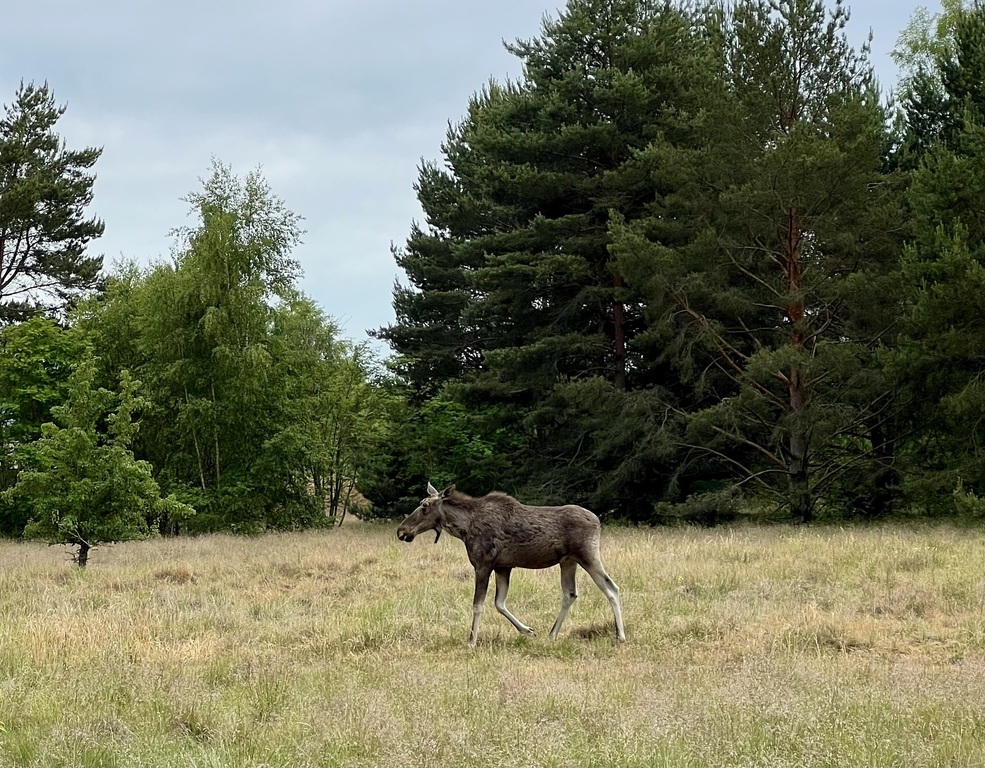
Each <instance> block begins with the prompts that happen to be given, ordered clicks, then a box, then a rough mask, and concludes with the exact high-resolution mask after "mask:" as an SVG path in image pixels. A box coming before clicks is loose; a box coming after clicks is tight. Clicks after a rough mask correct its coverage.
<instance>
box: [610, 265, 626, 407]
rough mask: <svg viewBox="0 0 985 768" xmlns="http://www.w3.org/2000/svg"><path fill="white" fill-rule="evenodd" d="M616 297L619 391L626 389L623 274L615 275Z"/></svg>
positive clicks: (614, 319)
mask: <svg viewBox="0 0 985 768" xmlns="http://www.w3.org/2000/svg"><path fill="white" fill-rule="evenodd" d="M615 288H616V298H615V300H614V301H613V303H612V324H613V329H612V340H613V352H614V358H615V360H614V364H615V373H614V375H613V378H612V385H613V386H614V387H615V388H616V390H618V391H619V392H624V391H625V390H626V308H625V307H624V306H623V303H622V301H621V300H620V298H619V295H620V293H621V292H622V288H623V279H622V275H618V274H617V275H616V277H615Z"/></svg>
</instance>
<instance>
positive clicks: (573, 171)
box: [379, 0, 714, 506]
mask: <svg viewBox="0 0 985 768" xmlns="http://www.w3.org/2000/svg"><path fill="white" fill-rule="evenodd" d="M507 47H508V49H509V50H510V51H511V52H512V53H513V54H515V55H516V56H517V57H518V58H519V59H520V60H521V61H522V63H523V68H524V76H523V78H522V79H521V80H520V81H519V82H515V83H514V82H511V83H506V84H500V83H495V82H492V83H490V84H489V85H488V86H487V87H486V88H485V89H484V90H483V91H482V92H481V93H478V94H476V95H475V96H474V97H473V99H472V100H471V102H470V104H469V107H468V115H467V117H466V118H465V119H464V120H463V121H462V122H461V123H460V124H459V125H457V126H453V127H452V128H451V129H450V130H449V132H448V136H447V140H446V142H445V144H444V146H443V154H444V159H445V163H444V165H443V166H439V165H437V164H426V165H424V167H423V168H422V169H421V173H420V179H419V183H418V197H419V199H420V201H421V205H422V207H423V208H424V211H425V214H426V216H427V227H426V228H420V227H417V226H415V227H414V228H413V229H412V231H411V236H410V238H409V239H408V241H407V244H406V247H405V248H404V249H402V250H397V251H396V253H395V256H396V258H397V262H398V264H399V265H400V266H401V267H402V268H403V269H404V270H405V271H406V273H407V275H408V278H409V280H410V286H409V287H404V286H399V285H398V286H397V288H396V289H395V291H394V308H395V311H396V316H397V320H396V323H395V324H394V325H392V326H390V327H388V328H385V329H382V330H381V331H380V332H379V336H380V337H381V338H383V339H386V340H388V341H389V342H390V343H391V345H392V346H393V348H394V350H395V351H396V353H397V356H396V359H395V361H394V370H395V372H396V373H397V374H398V375H399V376H401V377H402V379H403V380H404V381H405V382H406V383H407V384H408V385H409V388H410V395H411V397H412V399H413V400H414V402H415V403H419V404H421V414H419V418H421V419H426V420H427V421H426V422H425V423H424V424H421V425H420V426H419V427H418V428H415V429H413V430H411V431H412V432H414V433H416V434H418V435H427V436H428V437H427V438H425V439H431V437H432V436H439V435H440V439H443V440H446V441H447V442H445V443H444V444H443V445H442V448H441V449H440V450H436V451H435V450H432V451H430V452H429V454H428V460H427V461H422V460H421V457H420V456H419V454H418V453H417V452H415V451H414V450H411V455H410V456H409V457H408V460H407V461H406V462H405V463H406V467H405V471H409V472H415V473H423V472H425V471H427V472H428V473H429V474H430V475H432V476H435V477H441V476H451V475H453V474H456V473H457V476H456V477H455V480H456V482H459V483H460V484H461V481H462V479H463V477H464V478H467V479H468V482H475V483H476V484H478V483H482V485H479V486H478V487H477V488H475V490H477V491H481V490H488V489H489V488H490V487H499V488H505V489H516V490H520V489H522V490H523V491H524V493H525V495H526V496H527V498H532V499H542V500H571V499H580V500H583V501H586V503H587V501H588V500H589V499H594V500H597V501H598V502H599V503H606V504H608V503H610V502H612V503H617V502H622V501H626V500H627V499H626V498H625V496H624V495H622V494H620V493H614V492H613V488H612V485H611V484H608V486H609V487H608V488H607V489H606V490H604V491H603V490H601V489H602V486H603V485H606V484H607V481H606V478H607V477H611V475H609V474H607V473H606V471H605V470H604V469H603V467H609V468H611V467H613V466H616V465H620V466H630V465H632V466H634V467H635V468H636V470H637V471H640V472H643V473H644V476H643V477H641V478H639V483H638V486H637V489H636V490H633V491H627V493H628V495H629V496H630V497H631V498H632V500H633V503H642V504H643V505H644V506H645V505H646V504H647V501H645V500H643V501H641V500H640V499H639V489H645V491H644V493H645V494H646V495H647V498H648V499H649V500H650V501H652V500H653V498H655V497H657V496H659V495H660V494H662V493H663V491H664V488H665V487H666V483H664V482H661V481H660V480H659V479H657V478H656V477H655V475H658V474H660V473H662V471H663V470H664V469H665V467H664V466H662V465H660V464H656V463H652V462H651V461H650V460H649V458H648V457H647V451H648V450H649V449H648V448H645V447H643V446H648V445H650V444H651V441H650V440H642V441H640V446H641V450H640V452H639V454H637V455H635V456H632V457H631V458H629V459H628V460H627V461H626V463H625V465H623V463H622V462H621V461H620V460H619V459H618V457H617V456H616V455H615V451H610V447H614V446H616V445H620V447H621V448H626V447H630V446H629V442H630V441H629V440H624V441H622V442H621V444H620V440H618V439H615V440H614V439H613V436H612V432H613V430H612V427H611V422H610V420H609V418H608V417H610V416H613V415H616V414H624V413H630V412H632V411H633V409H634V407H635V404H636V403H638V402H641V401H642V400H643V399H645V398H643V397H642V396H641V397H640V398H637V397H636V396H635V395H633V394H631V393H634V392H637V391H638V392H641V393H642V392H644V391H646V390H648V389H650V388H653V387H654V386H656V385H658V384H660V383H662V380H663V377H664V375H665V374H666V367H665V365H664V364H663V362H662V361H660V360H659V359H656V358H655V356H654V355H652V354H651V351H652V345H651V341H650V340H648V339H647V338H646V337H645V334H646V327H645V326H646V323H645V319H644V305H643V303H642V301H641V299H642V296H641V295H640V293H639V292H638V290H636V288H635V287H634V286H633V285H631V284H628V283H627V281H626V280H625V276H624V274H623V271H622V269H621V267H620V265H619V264H618V263H617V261H616V260H615V259H614V258H613V255H612V252H611V250H610V248H611V245H612V237H611V236H610V232H609V229H608V226H609V221H610V218H611V216H612V214H613V212H617V213H618V214H619V215H621V216H622V217H623V218H625V219H628V220H635V219H637V218H639V217H641V216H643V215H644V214H647V213H649V212H653V213H654V215H655V216H656V215H658V212H659V211H664V210H666V209H665V208H664V207H663V206H662V205H661V204H660V200H661V199H662V196H670V195H672V194H673V193H674V192H675V190H676V189H677V188H678V187H679V185H681V184H682V183H686V182H687V179H682V178H681V177H679V176H675V175H673V174H672V173H668V168H669V167H673V166H672V165H671V164H672V163H676V165H677V166H680V164H681V161H680V158H679V155H680V153H681V152H682V150H681V149H680V147H687V146H690V144H689V142H692V140H693V136H694V135H695V133H696V128H695V124H696V122H697V121H698V120H699V119H700V112H701V109H702V104H701V102H700V98H699V97H700V95H701V93H702V92H703V89H704V88H705V87H706V84H707V82H708V81H710V80H711V78H712V75H713V64H714V62H713V60H712V57H711V56H710V51H709V49H708V47H707V46H706V45H704V44H703V42H702V40H701V33H700V32H699V30H698V20H697V18H696V17H694V16H693V15H691V14H690V13H689V12H686V11H683V10H681V9H680V8H677V7H673V6H671V5H669V4H654V3H650V2H642V1H639V0H621V1H620V2H617V3H612V2H601V1H600V0H572V2H569V3H568V5H567V6H566V8H565V9H564V10H563V12H562V13H561V14H560V16H559V17H558V18H557V19H546V20H545V21H544V25H543V29H542V33H541V35H540V36H538V37H537V38H534V39H532V40H528V41H518V42H517V43H515V44H513V45H509V46H507ZM668 161H669V162H668ZM655 192H656V193H657V194H656V197H657V200H656V201H654V193H655ZM666 220H667V219H665V221H666ZM664 229H665V236H666V237H667V238H668V239H672V238H673V237H675V236H676V235H677V233H678V229H679V228H678V227H675V226H670V227H665V228H664ZM581 380H586V381H591V382H595V381H596V380H597V383H598V386H601V387H603V388H605V389H606V395H605V403H606V404H605V411H604V413H605V416H601V417H599V415H598V414H597V413H594V412H593V411H592V409H591V407H586V406H587V403H586V402H585V401H583V400H582V399H581V398H582V395H581V389H580V386H581V385H580V383H579V382H581ZM586 386H588V387H593V386H596V384H595V383H590V384H587V385H586ZM609 389H611V390H612V395H611V396H610V395H609ZM566 393H567V394H566ZM624 397H625V402H620V401H621V400H622V398H624ZM428 403H430V404H431V406H430V407H428V406H427V404H428ZM452 403H456V404H457V406H454V407H453V405H452ZM463 408H464V410H461V409H463ZM646 410H648V411H649V410H651V409H649V408H648V409H646ZM652 410H653V412H654V413H655V412H656V410H659V409H652ZM569 419H570V421H569ZM662 421H663V419H662V416H660V415H655V417H654V418H653V420H652V421H649V422H647V425H648V427H650V428H652V429H653V430H654V431H655V432H659V430H660V429H661V426H660V425H661V422H662ZM644 429H646V427H644ZM586 432H590V433H591V434H590V435H589V436H588V437H587V438H584V435H585V433H586ZM596 432H597V434H596ZM629 433H630V434H637V433H636V432H634V431H633V430H630V432H629ZM583 438H584V439H583ZM586 439H587V444H590V445H592V446H596V447H595V448H593V449H592V452H590V453H584V452H582V451H581V446H583V445H585V444H586V442H585V440H586ZM661 440H662V438H656V442H661ZM595 451H598V452H599V453H598V455H596V454H595ZM590 456H591V457H594V458H595V459H598V460H599V462H600V463H599V464H598V467H597V468H596V467H594V466H592V461H593V459H589V458H588V457H590ZM432 457H434V458H436V460H437V463H435V464H431V463H430V462H431V461H433V460H434V458H432ZM465 457H468V458H467V459H466V458H465ZM586 459H587V463H586ZM422 465H428V466H427V468H426V470H425V467H424V466H422ZM564 466H568V467H570V468H571V469H572V471H570V472H559V471H558V468H559V467H564ZM576 467H582V468H586V467H589V468H588V471H587V475H586V474H579V473H578V472H577V471H575V468H576ZM586 477H587V478H589V479H588V480H587V481H586V479H585V478H586ZM603 499H604V500H605V501H603ZM614 500H615V501H614Z"/></svg>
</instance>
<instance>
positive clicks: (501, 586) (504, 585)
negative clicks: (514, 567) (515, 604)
mask: <svg viewBox="0 0 985 768" xmlns="http://www.w3.org/2000/svg"><path fill="white" fill-rule="evenodd" d="M509 591H510V569H509V568H504V569H502V570H498V571H496V600H495V602H496V610H497V611H499V612H500V613H501V614H503V615H504V616H505V617H506V618H507V619H509V621H510V624H512V625H513V626H514V627H516V631H517V632H520V633H521V634H524V635H532V634H534V631H533V629H531V628H530V627H528V626H527V625H526V624H524V623H523V622H522V621H520V620H519V619H518V618H517V617H516V616H514V615H513V614H512V613H510V609H509V608H507V607H506V594H507V593H508V592H509Z"/></svg>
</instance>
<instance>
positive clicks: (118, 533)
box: [7, 359, 194, 567]
mask: <svg viewBox="0 0 985 768" xmlns="http://www.w3.org/2000/svg"><path fill="white" fill-rule="evenodd" d="M95 368H96V366H95V362H94V361H93V360H92V359H89V360H87V361H86V362H84V363H83V364H82V365H81V366H80V367H79V368H78V369H77V370H76V371H75V372H74V373H73V374H72V376H71V377H70V381H69V387H70V389H69V395H68V399H67V401H66V402H65V404H64V405H59V406H55V407H54V408H53V409H52V413H53V415H54V417H55V419H56V421H57V423H47V424H45V425H44V426H43V427H42V433H41V437H40V438H38V439H37V440H35V441H33V442H31V443H27V444H25V445H24V446H22V447H21V448H20V450H19V451H18V454H17V460H18V462H19V463H20V465H21V466H22V470H21V472H20V475H19V476H18V479H17V484H16V485H15V486H14V487H13V489H11V490H10V491H8V492H7V493H8V494H9V495H11V496H14V497H16V498H18V499H20V500H22V501H23V502H24V503H26V504H27V505H28V506H29V507H30V508H31V511H32V518H31V520H30V522H29V523H28V525H27V527H26V529H25V531H24V534H25V536H27V537H28V538H36V539H42V540H44V541H48V542H50V543H53V544H68V545H72V546H75V547H78V551H77V554H76V558H75V559H76V562H77V563H78V564H79V566H81V567H84V566H85V565H86V563H87V561H88V554H89V549H90V548H91V547H94V546H96V545H99V544H103V543H106V542H114V541H125V540H127V539H133V538H139V537H142V536H145V535H146V534H147V532H148V530H149V526H150V525H152V524H153V523H154V522H155V521H156V520H157V518H159V517H160V516H161V515H165V514H166V515H168V516H169V517H170V518H172V519H174V518H177V517H183V516H190V515H192V514H193V512H194V510H192V509H191V508H190V507H188V506H186V505H184V504H182V503H180V502H179V501H178V500H177V499H176V498H174V497H173V496H169V497H167V498H163V499H162V498H161V494H160V489H159V488H158V485H157V483H156V482H155V481H154V479H153V477H152V475H151V467H150V465H149V464H148V463H147V462H145V461H138V460H137V459H135V458H134V455H133V452H132V451H131V450H130V445H131V443H132V442H133V439H134V437H135V436H136V434H137V429H138V422H137V421H136V420H135V418H134V416H135V411H136V410H137V409H139V408H140V407H141V401H140V399H139V397H138V395H137V391H138V389H139V386H140V384H139V382H137V381H135V380H133V379H132V378H130V376H129V375H128V374H127V373H124V374H123V376H122V378H121V381H120V392H119V395H117V394H115V393H113V392H110V391H108V390H106V389H103V388H98V389H97V388H95V387H94V385H93V382H94V379H95Z"/></svg>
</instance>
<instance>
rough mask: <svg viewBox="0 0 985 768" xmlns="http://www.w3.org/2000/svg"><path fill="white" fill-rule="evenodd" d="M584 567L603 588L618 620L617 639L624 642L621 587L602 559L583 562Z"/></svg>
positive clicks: (599, 586)
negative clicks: (605, 567) (617, 584)
mask: <svg viewBox="0 0 985 768" xmlns="http://www.w3.org/2000/svg"><path fill="white" fill-rule="evenodd" d="M582 567H583V568H584V569H585V570H586V571H588V575H589V576H591V577H592V581H594V582H595V585H596V586H597V587H598V588H599V589H600V590H602V594H603V595H605V599H606V600H608V601H609V605H610V606H612V615H613V617H614V618H615V620H616V640H618V641H619V642H623V641H624V640H625V639H626V630H625V629H623V625H622V605H621V604H620V602H619V587H617V586H616V583H615V582H614V581H613V580H612V579H610V578H609V574H607V573H606V572H605V569H604V568H603V567H602V563H601V561H599V560H598V559H595V560H592V561H589V562H586V563H583V564H582Z"/></svg>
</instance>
